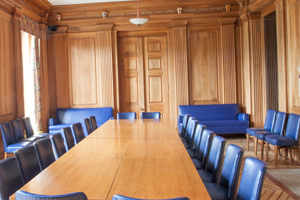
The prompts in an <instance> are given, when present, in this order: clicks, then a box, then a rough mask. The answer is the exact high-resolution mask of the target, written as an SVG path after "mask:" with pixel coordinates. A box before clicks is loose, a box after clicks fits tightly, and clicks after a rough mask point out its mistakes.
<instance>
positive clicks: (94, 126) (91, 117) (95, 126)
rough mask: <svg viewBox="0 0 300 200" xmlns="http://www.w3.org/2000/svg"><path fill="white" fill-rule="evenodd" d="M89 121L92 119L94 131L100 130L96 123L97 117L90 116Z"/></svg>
mask: <svg viewBox="0 0 300 200" xmlns="http://www.w3.org/2000/svg"><path fill="white" fill-rule="evenodd" d="M89 119H90V122H91V124H92V129H93V131H94V130H96V129H97V128H98V125H97V122H96V117H95V116H90V117H89Z"/></svg>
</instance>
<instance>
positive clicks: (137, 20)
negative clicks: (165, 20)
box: [129, 0, 148, 26]
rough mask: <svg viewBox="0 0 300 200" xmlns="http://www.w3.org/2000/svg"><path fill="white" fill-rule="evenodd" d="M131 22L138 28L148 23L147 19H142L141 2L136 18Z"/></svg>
mask: <svg viewBox="0 0 300 200" xmlns="http://www.w3.org/2000/svg"><path fill="white" fill-rule="evenodd" d="M129 21H130V22H131V23H133V24H135V25H138V26H140V25H141V24H145V23H146V22H147V21H148V19H147V18H141V15H140V5H139V0H137V12H136V18H132V19H130V20H129Z"/></svg>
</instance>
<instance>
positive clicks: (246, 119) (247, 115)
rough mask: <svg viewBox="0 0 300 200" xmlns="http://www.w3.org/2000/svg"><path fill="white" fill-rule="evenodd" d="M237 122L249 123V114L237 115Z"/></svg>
mask: <svg viewBox="0 0 300 200" xmlns="http://www.w3.org/2000/svg"><path fill="white" fill-rule="evenodd" d="M238 120H240V121H247V122H249V114H247V113H239V114H238Z"/></svg>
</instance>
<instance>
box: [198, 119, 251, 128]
mask: <svg viewBox="0 0 300 200" xmlns="http://www.w3.org/2000/svg"><path fill="white" fill-rule="evenodd" d="M199 123H200V124H203V125H205V126H206V127H219V126H222V127H224V126H248V122H247V121H240V120H218V121H199Z"/></svg>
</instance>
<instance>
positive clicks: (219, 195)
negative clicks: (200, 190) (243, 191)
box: [204, 144, 244, 200]
mask: <svg viewBox="0 0 300 200" xmlns="http://www.w3.org/2000/svg"><path fill="white" fill-rule="evenodd" d="M243 155H244V150H243V149H242V148H241V147H238V146H236V145H234V144H231V145H229V146H228V147H227V150H226V154H225V159H224V164H223V169H222V174H221V180H220V183H219V184H218V183H213V182H204V185H205V187H206V189H207V192H208V194H209V195H210V197H211V199H212V200H225V199H226V200H228V199H230V200H231V199H232V200H233V199H236V196H237V187H238V182H239V174H240V169H241V165H242V160H243Z"/></svg>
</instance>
